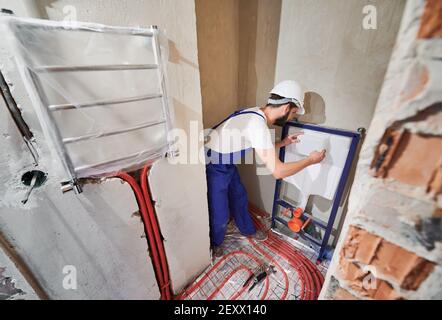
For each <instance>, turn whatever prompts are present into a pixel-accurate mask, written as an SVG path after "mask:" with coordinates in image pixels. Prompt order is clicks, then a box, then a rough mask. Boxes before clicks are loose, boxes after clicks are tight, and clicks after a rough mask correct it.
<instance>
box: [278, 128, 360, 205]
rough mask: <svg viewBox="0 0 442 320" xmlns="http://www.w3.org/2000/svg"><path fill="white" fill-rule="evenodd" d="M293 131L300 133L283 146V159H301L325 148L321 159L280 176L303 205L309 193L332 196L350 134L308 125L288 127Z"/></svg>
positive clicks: (345, 155)
mask: <svg viewBox="0 0 442 320" xmlns="http://www.w3.org/2000/svg"><path fill="white" fill-rule="evenodd" d="M297 132H303V133H304V134H303V135H301V136H300V138H299V139H300V140H301V141H300V142H299V143H295V144H291V145H290V146H287V147H286V152H285V162H291V161H298V160H301V159H303V158H305V157H306V156H308V155H309V154H310V153H311V152H312V151H315V150H318V151H319V150H321V149H326V150H327V153H326V157H325V159H324V160H323V161H322V162H321V163H319V164H315V165H311V166H309V167H307V168H306V169H304V170H302V171H300V172H298V173H297V174H295V175H293V176H290V177H287V178H285V179H284V181H286V182H288V183H290V184H292V185H294V186H295V187H296V188H297V189H298V190H299V199H297V200H299V202H300V205H299V206H300V207H301V208H302V209H305V206H306V205H307V201H308V197H309V196H310V195H319V196H322V197H324V198H326V199H329V200H333V198H334V196H335V192H336V189H337V187H338V183H339V179H340V178H341V175H342V171H343V169H344V165H345V160H346V158H347V155H348V152H349V149H350V144H351V138H350V137H343V136H338V135H333V134H329V133H323V132H318V131H314V130H309V129H300V128H291V129H290V131H289V133H290V134H293V133H297Z"/></svg>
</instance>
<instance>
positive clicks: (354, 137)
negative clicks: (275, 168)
mask: <svg viewBox="0 0 442 320" xmlns="http://www.w3.org/2000/svg"><path fill="white" fill-rule="evenodd" d="M290 127H297V128H304V129H309V130H313V131H318V132H323V133H328V134H332V135H339V136H344V137H349V138H351V144H350V149H349V151H348V154H347V158H346V160H345V165H344V169H343V170H342V174H341V178H340V179H339V183H338V187H337V188H336V192H335V196H334V199H333V205H332V209H331V211H330V215H329V219H328V221H327V222H324V221H321V220H320V219H318V218H314V217H313V215H312V214H311V213H304V215H305V216H306V217H307V218H311V223H313V224H314V225H315V226H318V227H319V228H321V229H324V230H325V233H324V236H323V238H322V241H318V239H315V238H314V237H312V236H311V235H309V234H308V233H306V232H303V231H301V232H300V233H299V236H300V237H302V238H303V239H305V240H307V241H309V242H311V243H313V244H315V248H316V247H319V250H317V253H318V261H321V260H322V259H323V257H324V253H325V250H326V248H327V245H328V240H329V238H330V235H331V233H332V231H333V225H334V222H335V219H336V215H337V213H338V209H339V206H340V204H341V201H342V196H343V193H344V190H345V186H346V184H347V180H348V177H349V174H350V170H351V167H352V163H353V159H354V157H355V155H356V150H357V148H358V144H359V141H360V139H361V133H360V132H354V131H347V130H340V129H334V128H327V127H321V126H316V125H311V124H305V123H301V122H293V121H290V122H287V123H286V125H285V126H284V127H283V129H282V135H281V139H284V138H285V137H286V136H287V135H288V132H289V129H290ZM284 158H285V147H283V148H281V149H280V150H279V159H280V160H281V161H282V162H284ZM281 185H282V179H279V180H277V181H276V185H275V195H274V199H273V209H272V228H274V227H275V226H276V221H278V222H280V223H282V224H284V225H287V222H286V221H285V220H284V219H281V218H280V217H278V216H277V213H278V208H279V206H281V207H284V208H289V209H294V206H292V205H291V204H290V203H288V202H287V201H284V200H282V199H281V198H280V196H281V194H280V193H281Z"/></svg>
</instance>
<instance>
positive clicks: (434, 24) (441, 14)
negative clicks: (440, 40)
mask: <svg viewBox="0 0 442 320" xmlns="http://www.w3.org/2000/svg"><path fill="white" fill-rule="evenodd" d="M417 37H418V38H434V37H442V1H440V0H427V3H426V5H425V10H424V14H423V15H422V18H421V26H420V29H419V32H418V36H417Z"/></svg>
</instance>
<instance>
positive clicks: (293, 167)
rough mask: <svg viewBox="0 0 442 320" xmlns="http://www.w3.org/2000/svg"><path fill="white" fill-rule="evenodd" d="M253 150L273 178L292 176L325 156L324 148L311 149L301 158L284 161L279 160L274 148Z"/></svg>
mask: <svg viewBox="0 0 442 320" xmlns="http://www.w3.org/2000/svg"><path fill="white" fill-rule="evenodd" d="M255 151H256V153H257V154H258V156H259V157H260V158H261V160H262V161H263V162H264V163H265V165H266V167H267V168H268V169H269V170H270V172H271V173H272V175H273V177H275V179H284V178H286V177H289V176H292V175H294V174H296V173H298V172H299V171H301V170H303V169H305V168H306V167H308V166H310V165H312V164H315V163H319V162H321V161H322V160H323V159H324V158H325V150H322V151H313V152H312V153H311V154H310V155H309V156H308V157H306V158H304V159H302V160H299V161H295V162H287V163H284V162H281V160H279V158H278V156H277V155H276V152H275V149H274V148H271V149H255Z"/></svg>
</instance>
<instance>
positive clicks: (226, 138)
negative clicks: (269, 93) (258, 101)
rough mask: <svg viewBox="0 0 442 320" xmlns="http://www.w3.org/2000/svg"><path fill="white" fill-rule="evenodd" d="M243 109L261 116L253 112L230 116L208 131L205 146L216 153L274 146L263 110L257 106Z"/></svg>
mask: <svg viewBox="0 0 442 320" xmlns="http://www.w3.org/2000/svg"><path fill="white" fill-rule="evenodd" d="M245 111H254V112H257V113H259V114H261V115H262V117H261V116H259V115H257V114H255V113H246V114H238V115H236V116H234V117H232V118H230V119H229V120H227V121H225V122H224V123H223V124H222V125H220V126H219V127H218V128H216V129H214V130H212V131H211V132H210V134H209V135H208V142H207V143H206V144H205V146H206V147H207V148H209V149H212V150H214V151H216V152H218V153H233V152H238V151H240V150H245V149H249V148H253V149H255V148H257V149H270V148H274V147H275V146H274V143H273V139H272V135H271V132H270V129H269V127H268V126H267V122H266V120H265V119H266V116H265V114H264V112H262V111H261V109H260V108H258V107H254V108H249V109H244V110H242V111H241V112H245Z"/></svg>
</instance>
